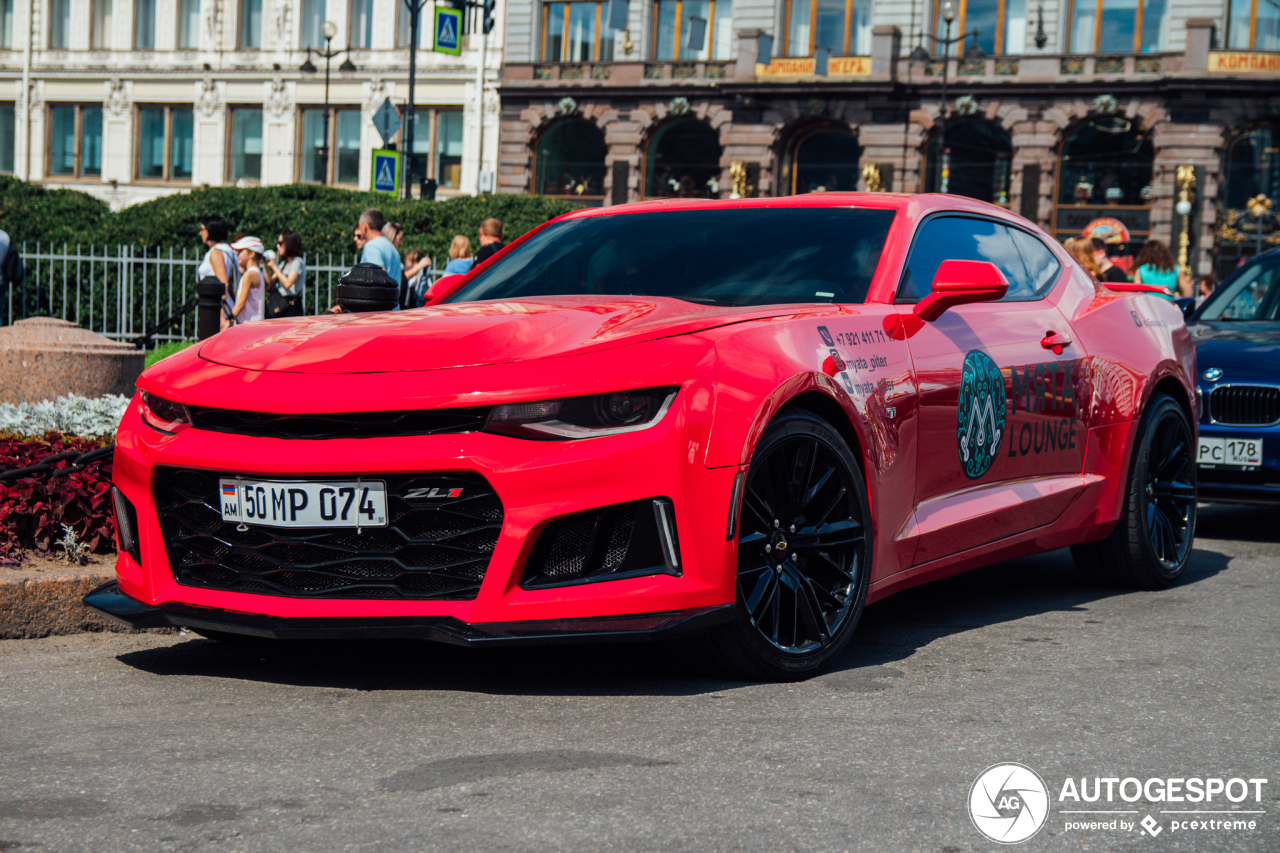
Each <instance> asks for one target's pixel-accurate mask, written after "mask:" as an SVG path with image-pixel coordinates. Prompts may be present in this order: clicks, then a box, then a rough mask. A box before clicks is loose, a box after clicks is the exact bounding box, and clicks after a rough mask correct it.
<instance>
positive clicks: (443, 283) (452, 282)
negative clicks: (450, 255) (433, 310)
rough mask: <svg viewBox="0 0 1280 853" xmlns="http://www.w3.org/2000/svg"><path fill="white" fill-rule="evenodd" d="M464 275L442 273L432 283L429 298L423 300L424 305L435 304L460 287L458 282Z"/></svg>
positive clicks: (428, 293)
mask: <svg viewBox="0 0 1280 853" xmlns="http://www.w3.org/2000/svg"><path fill="white" fill-rule="evenodd" d="M463 278H464V277H463V276H460V275H442V276H440V278H438V279H436V281H435V284H433V285H431V290H429V291H428V292H427V298H426V300H425V301H424V302H423V307H424V308H425V307H426V306H428V305H435V304H436V303H437V302H439V301H440V300H441V299H444V298H445V297H446V296H448V295H449V294H450V293H452V292H453V291H455V290H457V289H458V284H459V283H460V282H461V281H462V279H463Z"/></svg>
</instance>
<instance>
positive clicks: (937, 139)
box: [924, 118, 1013, 204]
mask: <svg viewBox="0 0 1280 853" xmlns="http://www.w3.org/2000/svg"><path fill="white" fill-rule="evenodd" d="M946 136H947V138H946V145H947V148H946V151H941V152H940V151H939V150H938V146H939V145H940V144H941V143H942V139H941V134H940V133H937V132H935V133H934V134H933V137H932V138H931V139H930V140H929V152H928V156H927V157H926V158H925V178H924V180H925V186H926V187H928V188H929V190H928V191H929V192H935V193H936V192H942V193H951V194H952V195H962V196H967V197H969V198H976V199H977V200H978V201H989V202H993V203H995V204H1008V203H1009V179H1010V173H1009V163H1010V160H1012V159H1013V143H1012V141H1011V140H1010V139H1009V133H1008V131H1006V130H1005V129H1004V128H1002V127H1001V126H1000V125H998V124H996V123H995V122H993V121H987V120H986V119H984V118H964V119H958V120H955V121H950V122H947V133H946ZM939 166H941V167H942V168H941V170H939Z"/></svg>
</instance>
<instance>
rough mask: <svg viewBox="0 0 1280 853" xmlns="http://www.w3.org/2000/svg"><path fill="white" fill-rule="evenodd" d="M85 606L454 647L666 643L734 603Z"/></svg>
mask: <svg viewBox="0 0 1280 853" xmlns="http://www.w3.org/2000/svg"><path fill="white" fill-rule="evenodd" d="M84 603H85V604H86V605H87V606H88V607H90V608H91V609H93V610H96V611H97V612H99V613H101V614H102V615H104V616H106V617H108V618H109V619H113V620H115V621H116V622H119V623H120V624H122V625H125V626H126V627H129V628H192V629H194V630H197V631H200V630H204V631H221V632H224V633H228V634H242V635H245V636H249V637H264V638H272V639H278V640H336V639H367V640H371V639H416V640H433V641H435V642H440V643H449V644H451V645H455V646H498V645H539V644H551V643H580V642H590V643H604V642H637V641H644V640H666V639H670V638H672V637H677V636H680V635H682V634H687V633H691V632H694V631H701V630H705V629H707V628H713V627H715V626H716V625H723V624H725V623H727V622H731V621H733V608H734V605H732V604H723V605H718V606H715V607H700V608H695V609H693V610H678V611H672V612H666V613H641V614H634V615H625V616H597V617H591V618H587V619H549V620H542V621H536V622H463V621H462V620H460V619H455V618H453V617H452V616H416V617H415V616H360V617H346V616H296V617H291V616H268V615H264V614H261V613H242V612H239V611H233V610H220V609H217V608H213V607H197V606H195V605H191V604H183V603H181V602H166V603H164V604H157V605H150V604H146V603H144V602H141V601H138V600H137V599H136V598H133V597H132V596H129V595H126V594H125V593H123V592H121V591H120V585H119V584H118V583H117V582H116V581H112V582H110V583H107V584H103V585H102V586H100V587H98V588H97V589H95V590H94V591H93V592H91V593H89V594H88V595H86V596H85V597H84Z"/></svg>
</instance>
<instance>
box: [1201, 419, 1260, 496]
mask: <svg viewBox="0 0 1280 853" xmlns="http://www.w3.org/2000/svg"><path fill="white" fill-rule="evenodd" d="M1200 438H1202V439H1204V438H1223V439H1229V438H1239V439H1251V440H1256V441H1261V442H1262V448H1263V453H1262V464H1261V465H1256V466H1250V467H1242V466H1233V465H1217V466H1213V465H1197V467H1196V480H1197V490H1198V492H1199V496H1200V500H1203V501H1210V502H1220V503H1244V504H1268V505H1269V504H1280V426H1270V427H1240V426H1227V425H1224V424H1215V423H1201V424H1200Z"/></svg>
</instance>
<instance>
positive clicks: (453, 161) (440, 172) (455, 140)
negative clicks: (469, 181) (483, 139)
mask: <svg viewBox="0 0 1280 853" xmlns="http://www.w3.org/2000/svg"><path fill="white" fill-rule="evenodd" d="M435 140H436V142H435V146H434V151H433V159H434V160H435V168H436V171H435V178H436V184H437V185H438V186H441V187H446V188H449V189H457V188H458V187H460V186H462V110H449V111H447V112H439V113H437V114H436V131H435Z"/></svg>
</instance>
